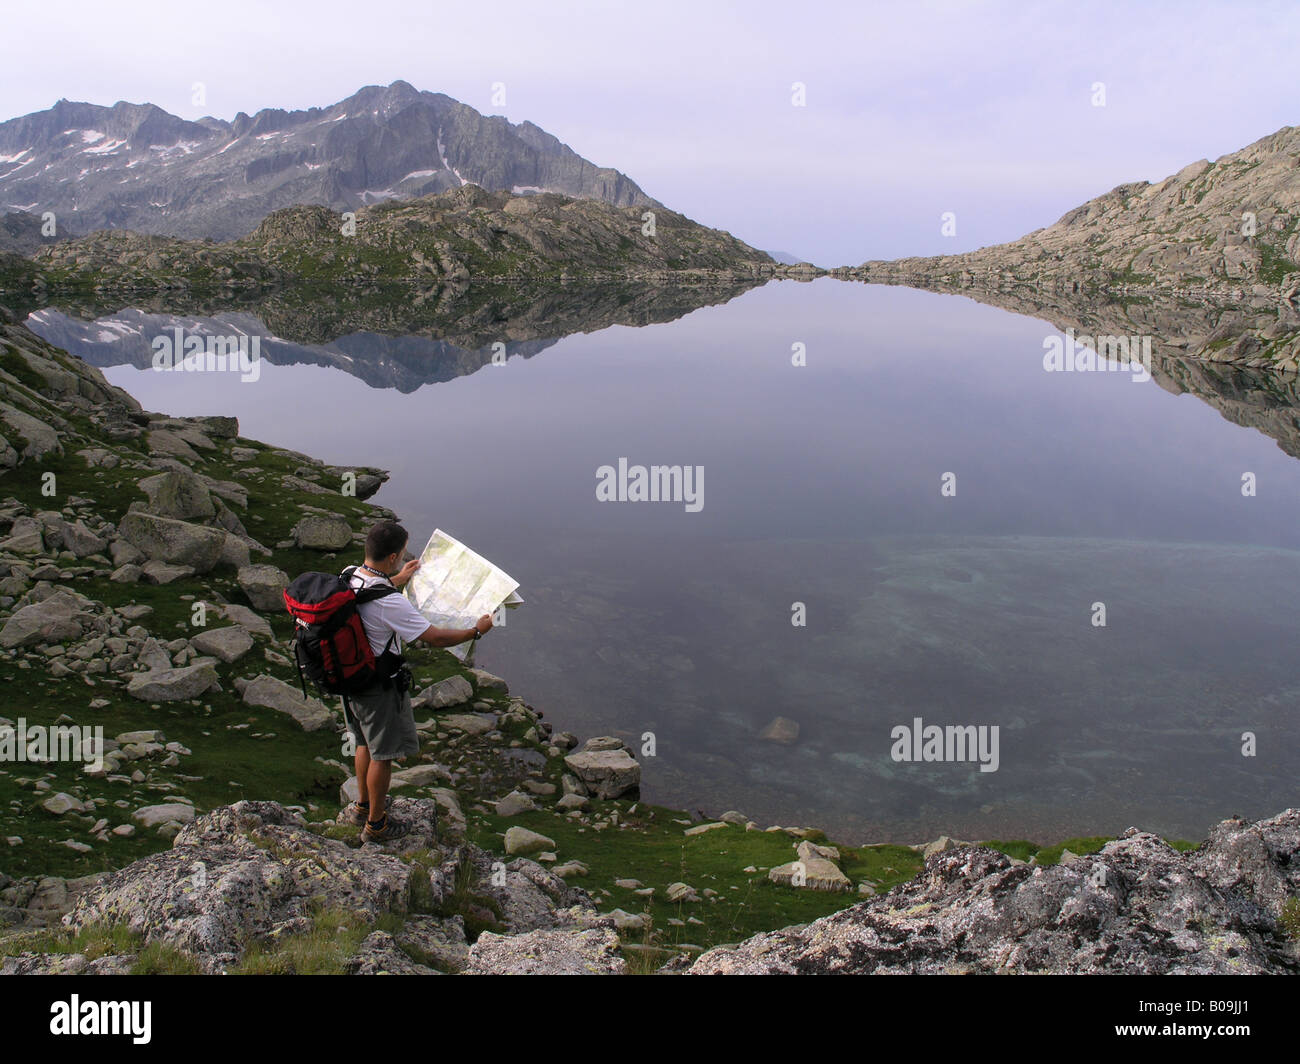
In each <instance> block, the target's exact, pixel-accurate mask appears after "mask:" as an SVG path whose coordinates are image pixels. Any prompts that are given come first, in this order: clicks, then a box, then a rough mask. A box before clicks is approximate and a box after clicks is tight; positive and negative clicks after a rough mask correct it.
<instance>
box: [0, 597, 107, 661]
mask: <svg viewBox="0 0 1300 1064" xmlns="http://www.w3.org/2000/svg"><path fill="white" fill-rule="evenodd" d="M87 605H88V603H87V601H86V600H85V599H82V598H81V597H80V596H78V595H74V594H72V593H71V592H68V591H63V590H59V591H56V592H55V593H54V594H52V595H50V596H48V597H47V598H45V599H43V600H42V601H40V602H32V603H29V604H28V605H26V606H24V607H22V609H20V610H16V611H15V612H14V614H13V616H11V617H10V618H9V619H8V620H7V621H5V625H4V628H2V629H0V647H3V648H9V647H26V646H35V645H37V644H45V643H66V642H70V641H72V640H75V639H80V638H81V636H82V633H83V632H84V631H85V629H86V627H87V625H88V624H89V623H90V622H91V621H92V620H93V619H94V615H93V613H91V612H90V611H89V610H88V609H87V608H86V607H87Z"/></svg>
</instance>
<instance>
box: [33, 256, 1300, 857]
mask: <svg viewBox="0 0 1300 1064" xmlns="http://www.w3.org/2000/svg"><path fill="white" fill-rule="evenodd" d="M217 317H218V318H221V317H222V316H221V315H218V316H217ZM109 318H110V319H111V320H109V321H108V324H107V327H106V325H105V319H101V322H100V324H99V325H97V326H96V325H87V326H74V325H72V324H69V322H68V321H67V320H66V319H57V316H55V317H53V318H51V317H49V316H48V315H40V316H38V317H37V320H35V321H33V323H32V324H33V325H34V327H36V328H37V331H39V332H42V334H43V335H46V336H48V337H49V338H50V339H52V340H53V341H54V342H56V343H60V344H63V345H65V346H68V347H69V348H70V349H71V350H74V351H76V352H77V353H78V354H81V355H82V356H83V357H86V358H87V360H88V361H92V362H95V363H96V364H98V365H105V366H109V367H110V368H108V369H106V373H107V376H108V377H109V379H110V380H111V381H112V382H113V383H115V384H118V385H121V386H122V387H124V388H126V389H127V390H128V391H130V392H131V393H132V394H133V395H135V396H136V397H137V398H138V399H139V400H140V401H141V402H142V403H143V404H144V405H145V406H146V407H147V408H149V409H154V410H161V411H166V412H169V413H173V414H235V415H237V416H238V417H239V419H240V426H241V432H242V433H243V434H244V435H246V436H250V437H253V438H255V439H261V440H265V441H267V442H270V443H274V444H278V445H282V446H288V447H291V448H294V449H297V450H300V451H303V452H306V453H309V454H312V455H315V456H318V457H320V458H323V459H325V460H327V461H329V462H333V463H340V464H345V463H357V464H368V465H377V466H382V467H384V468H387V469H390V470H391V471H392V479H391V481H390V482H389V483H388V484H387V485H386V486H385V487H384V488H383V489H382V490H381V492H380V493H379V495H377V496H376V497H375V501H376V502H380V503H383V504H384V505H387V506H390V507H392V508H393V509H394V510H395V511H397V513H398V514H399V515H400V516H401V517H402V518H403V520H404V522H405V523H406V525H407V527H408V528H409V529H410V530H411V533H412V540H413V545H414V546H416V547H418V546H419V545H421V544H423V542H424V540H425V539H426V538H427V537H428V535H429V533H430V532H431V531H432V529H433V528H434V527H435V526H437V527H441V528H443V529H445V530H446V531H448V532H450V533H451V534H453V535H455V536H456V537H458V538H460V539H462V540H464V541H465V542H467V543H468V544H470V545H471V546H473V547H474V548H475V549H476V550H478V551H480V552H481V553H483V554H484V555H486V556H487V557H489V558H491V559H492V560H493V561H495V562H497V563H498V564H499V565H501V566H502V567H503V568H505V569H506V570H507V571H508V572H510V573H511V574H512V575H513V576H514V577H515V578H516V579H518V580H519V581H520V583H521V585H522V586H521V589H520V591H521V593H522V594H523V596H524V597H525V599H526V600H527V605H526V606H525V607H524V608H522V609H520V610H518V611H516V612H514V613H512V614H510V616H509V620H508V624H507V626H506V627H505V628H504V629H502V630H501V631H499V632H497V633H494V634H493V635H492V636H490V637H489V638H488V639H487V640H485V641H484V643H483V644H481V646H480V648H479V654H478V657H479V664H481V665H483V666H484V667H486V668H489V669H491V670H492V671H494V672H499V673H501V674H502V675H504V676H505V677H506V678H507V679H508V680H509V682H510V684H511V688H512V690H514V691H515V692H517V693H519V694H520V695H522V696H523V697H524V698H526V699H527V700H528V701H529V702H530V703H532V704H533V705H535V706H537V707H538V708H540V709H542V710H543V711H544V712H545V713H546V714H547V717H548V719H549V720H551V721H552V722H553V723H554V725H555V727H556V728H557V730H570V731H573V732H575V733H576V734H578V735H580V736H588V735H593V734H603V733H613V734H617V735H621V736H624V737H625V738H627V739H628V740H629V741H631V742H633V745H635V746H640V745H641V737H642V736H643V735H644V734H645V733H647V732H648V733H653V736H654V740H655V746H656V753H655V756H653V757H645V758H643V766H644V785H643V794H644V796H645V797H646V798H648V799H650V800H654V801H660V802H664V803H668V804H673V805H678V806H682V807H687V808H700V809H702V810H704V811H705V812H706V813H707V814H709V815H716V814H718V813H720V812H722V811H723V810H725V809H732V808H736V809H740V810H743V811H744V812H745V813H747V814H748V815H750V816H752V817H754V818H755V819H757V820H759V822H760V823H763V824H769V823H782V824H809V825H817V826H823V827H826V828H827V829H828V830H830V831H831V832H832V834H835V835H837V836H839V837H841V838H843V839H845V840H846V841H849V842H861V841H880V840H885V839H889V840H900V841H919V840H923V839H927V838H933V837H934V836H936V835H938V834H940V833H949V834H953V835H955V836H957V837H960V838H992V837H1001V838H1013V837H1014V838H1023V837H1028V838H1034V839H1037V840H1039V841H1042V842H1047V841H1053V840H1056V839H1060V838H1064V837H1066V836H1069V835H1076V834H1094V833H1116V832H1119V831H1122V830H1123V829H1124V828H1126V827H1128V826H1129V825H1136V826H1139V827H1141V828H1144V829H1147V830H1153V831H1158V832H1161V833H1164V834H1167V835H1171V836H1178V837H1186V838H1201V837H1203V836H1204V834H1205V832H1206V830H1207V829H1208V828H1209V827H1210V826H1211V825H1212V824H1213V823H1215V822H1216V821H1218V820H1219V819H1222V818H1223V817H1226V816H1229V815H1232V814H1241V815H1245V816H1260V815H1268V814H1272V813H1275V812H1277V811H1279V810H1281V809H1283V808H1286V807H1287V806H1290V805H1296V804H1300V798H1298V797H1297V787H1296V780H1297V779H1298V778H1300V714H1298V713H1297V707H1298V706H1300V667H1298V666H1297V661H1296V654H1295V647H1296V641H1297V636H1298V635H1300V625H1298V624H1297V620H1296V611H1295V606H1294V598H1295V592H1294V590H1293V589H1294V588H1296V587H1298V586H1300V462H1297V461H1296V459H1294V458H1290V457H1288V456H1287V455H1286V454H1284V453H1283V452H1282V450H1281V449H1279V447H1278V445H1277V443H1276V442H1275V441H1273V440H1271V439H1269V438H1268V437H1266V436H1264V435H1263V434H1261V433H1259V432H1257V431H1255V430H1253V429H1249V428H1243V427H1239V426H1237V425H1234V424H1232V423H1230V422H1229V421H1227V420H1225V419H1224V418H1223V417H1221V416H1220V414H1219V413H1217V412H1216V411H1215V410H1214V409H1212V408H1211V407H1210V406H1208V405H1206V404H1205V403H1203V402H1201V401H1200V400H1198V399H1197V398H1195V397H1193V396H1189V395H1183V396H1177V395H1173V394H1170V393H1169V392H1168V391H1166V390H1164V389H1162V388H1161V387H1160V386H1159V385H1158V384H1157V383H1155V382H1154V381H1151V380H1147V381H1145V382H1142V383H1138V382H1134V381H1133V380H1132V379H1131V375H1130V374H1128V373H1123V372H1104V373H1102V372H1094V373H1086V372H1083V373H1048V372H1045V371H1044V368H1043V342H1044V339H1045V338H1046V337H1048V336H1051V335H1056V333H1055V330H1054V329H1053V328H1052V327H1051V326H1050V325H1048V324H1045V323H1043V322H1041V321H1036V320H1034V319H1032V318H1028V317H1023V316H1020V315H1016V314H1012V313H1008V312H1006V311H1004V310H999V309H995V308H992V307H988V306H982V305H979V304H976V303H973V302H971V301H969V300H967V299H964V298H960V297H954V296H945V295H936V294H931V293H926V292H920V291H914V290H910V289H901V288H886V287H879V286H864V285H860V284H849V283H844V282H840V281H836V280H833V279H829V278H826V279H821V280H818V281H815V282H813V283H810V284H799V283H795V282H788V281H787V282H779V283H773V284H769V285H767V286H764V287H762V288H757V289H754V290H752V291H749V292H746V293H745V294H743V295H740V296H738V297H737V298H735V299H732V300H731V301H730V302H728V303H725V304H724V305H720V306H710V307H703V308H701V309H698V310H695V311H694V312H692V313H689V314H686V315H685V316H684V317H681V318H679V319H678V320H675V321H669V322H664V323H661V324H654V325H647V326H644V327H640V328H633V327H625V326H612V327H608V328H603V329H600V330H599V331H596V332H592V333H588V334H577V335H569V336H557V337H552V338H547V339H545V340H542V341H538V340H533V341H529V342H528V343H525V344H518V345H515V344H511V345H509V352H510V353H511V354H512V355H513V356H514V357H510V358H508V359H507V360H506V362H505V364H504V365H491V364H488V365H482V368H479V369H477V370H476V371H474V372H465V370H466V368H472V367H473V366H475V365H481V364H482V361H483V359H482V358H479V359H478V360H477V361H476V360H475V359H474V358H470V359H468V360H466V359H464V358H462V359H461V360H460V361H459V362H458V363H456V365H458V366H460V369H459V370H458V371H457V372H460V373H461V374H462V375H455V372H442V371H441V370H439V369H437V368H434V369H431V370H430V371H429V372H428V373H427V374H426V376H425V377H424V378H423V379H426V380H428V381H430V383H424V384H421V383H420V379H421V378H420V376H419V375H420V372H421V370H420V366H421V359H424V360H425V361H426V362H428V363H429V364H430V365H431V366H432V365H433V364H434V363H435V362H437V363H438V365H440V366H441V365H442V364H443V362H440V361H439V360H443V361H446V359H447V357H448V356H447V352H446V350H445V346H444V347H438V346H437V345H436V344H434V343H433V341H430V340H429V339H428V338H427V337H426V338H419V337H398V338H392V339H384V338H382V337H377V336H375V335H373V334H368V333H363V334H362V335H360V336H354V337H343V338H341V339H339V340H337V341H335V342H333V343H332V344H326V345H323V346H321V347H318V348H317V349H314V350H315V352H316V353H315V354H312V353H311V351H308V352H307V354H308V355H309V356H310V357H311V358H312V359H313V360H314V361H317V362H320V363H322V364H320V365H312V364H308V363H307V362H303V361H300V362H299V363H298V364H287V365H285V364H281V365H276V364H271V363H270V362H267V361H264V362H263V363H262V364H261V366H260V375H259V377H258V380H257V381H256V382H255V383H240V381H239V379H238V377H237V375H235V374H229V373H227V374H211V373H209V374H203V373H155V372H152V371H151V370H148V369H141V368H137V367H136V366H132V365H116V364H115V363H120V362H124V361H127V359H126V358H125V356H123V355H121V354H120V351H121V350H122V349H123V347H124V345H125V344H126V342H127V341H131V342H134V343H135V345H136V346H135V352H136V353H135V361H137V362H139V363H140V364H141V365H144V364H145V363H144V362H142V361H141V359H140V351H141V350H147V342H148V338H149V337H150V336H151V335H152V334H153V333H154V332H157V331H161V327H162V319H159V318H156V317H149V318H145V317H140V316H139V315H137V316H136V317H135V318H132V317H131V316H129V315H114V316H109ZM227 318H228V319H229V321H235V322H236V323H237V324H238V325H239V327H240V328H245V329H256V328H258V327H259V326H258V323H257V321H256V319H255V318H252V317H249V316H247V315H245V316H243V317H240V316H237V315H233V316H227ZM43 319H44V320H43ZM114 320H115V321H117V322H118V325H117V326H113V325H112V321H114ZM187 320H192V319H187ZM123 322H125V323H126V324H122V323H123ZM250 323H251V324H250ZM78 330H79V331H78ZM133 330H135V331H134V332H133ZM358 331H359V332H360V330H358ZM74 334H75V335H74ZM504 339H507V338H506V337H504V336H503V340H504ZM552 340H553V341H554V342H551V341H552ZM1159 342H1160V338H1159V337H1157V338H1156V343H1157V348H1158V346H1159ZM795 344H802V345H804V350H805V351H806V360H807V364H806V365H804V366H795V365H792V345H795ZM142 345H143V346H142ZM269 349H270V350H274V345H272V346H271V347H270V348H269ZM289 351H290V347H289V345H285V346H284V347H283V352H289ZM422 352H424V353H423V354H422ZM520 356H526V357H520ZM294 357H297V356H294ZM285 360H286V361H293V359H292V358H288V357H286V359H285ZM453 361H454V360H453ZM397 363H400V366H401V368H402V374H401V375H397V374H395V373H394V372H390V371H391V370H392V369H393V366H394V365H395V364H397ZM447 364H448V365H450V364H451V363H447ZM412 366H414V367H416V370H415V378H414V379H413V378H412V375H411V367H412ZM399 376H400V383H399V380H398V378H399ZM363 378H365V379H363ZM384 383H388V384H391V385H392V386H390V387H379V386H376V385H377V384H380V385H382V384H384ZM322 411H329V412H330V413H329V416H327V417H322V416H321V412H322ZM620 458H624V459H626V460H627V462H628V463H630V464H642V465H646V466H649V465H655V464H659V465H681V466H690V467H703V471H704V472H703V481H702V483H703V495H702V499H703V506H702V508H701V509H699V510H698V512H690V511H689V510H688V509H687V507H686V506H685V505H684V504H683V502H682V501H677V502H609V501H606V502H602V501H599V500H598V499H597V493H596V487H597V470H598V469H599V467H601V466H605V465H613V466H617V464H618V462H619V459H620ZM1245 472H1251V473H1254V474H1255V477H1256V482H1257V494H1256V495H1254V496H1253V497H1248V496H1243V494H1242V475H1243V473H1245ZM947 473H952V474H955V478H956V479H955V483H956V493H955V495H950V496H944V495H943V494H941V483H942V478H943V477H944V475H945V474H947ZM795 603H802V604H804V607H805V610H806V622H807V623H806V625H805V626H802V627H799V626H795V625H793V624H792V623H791V619H792V611H793V610H794V608H795V607H794V604H795ZM1094 603H1104V605H1105V611H1106V618H1105V619H1106V624H1105V626H1104V627H1099V626H1096V625H1094V623H1093V620H1094V616H1095V610H1094ZM778 716H779V717H785V718H788V719H789V720H792V721H795V722H797V723H798V725H799V734H798V738H797V740H796V741H795V742H794V743H792V744H790V745H782V744H779V743H774V742H771V741H765V740H762V739H760V738H759V735H760V732H761V731H762V730H763V729H764V727H765V726H766V725H768V723H769V722H771V721H772V720H773V718H776V717H778ZM918 717H919V718H921V719H922V721H923V722H924V724H937V725H941V726H943V725H972V726H975V727H984V728H992V727H997V728H998V735H999V750H998V765H997V771H991V772H982V771H980V766H979V765H978V764H975V763H970V762H963V763H908V762H903V761H896V760H894V759H893V758H892V757H891V748H893V747H894V745H895V743H894V738H893V736H892V731H893V729H894V728H896V727H897V726H900V725H906V726H910V725H912V722H913V721H914V719H915V718H918ZM1245 732H1250V733H1253V735H1254V736H1255V743H1256V752H1255V756H1251V757H1247V756H1243V754H1242V746H1243V741H1242V736H1243V733H1245ZM986 734H991V733H986Z"/></svg>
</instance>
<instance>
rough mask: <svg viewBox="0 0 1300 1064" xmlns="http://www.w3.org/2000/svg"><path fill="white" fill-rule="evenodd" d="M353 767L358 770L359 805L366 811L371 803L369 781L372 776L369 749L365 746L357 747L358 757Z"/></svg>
mask: <svg viewBox="0 0 1300 1064" xmlns="http://www.w3.org/2000/svg"><path fill="white" fill-rule="evenodd" d="M353 767H354V768H355V769H356V770H357V804H358V805H359V806H361V807H362V808H363V809H364V808H365V807H366V806H367V805H368V804H369V802H370V785H369V781H368V776H369V774H370V751H369V749H367V748H366V747H364V746H358V747H357V756H356V759H355V760H354V761H353ZM381 801H382V799H381Z"/></svg>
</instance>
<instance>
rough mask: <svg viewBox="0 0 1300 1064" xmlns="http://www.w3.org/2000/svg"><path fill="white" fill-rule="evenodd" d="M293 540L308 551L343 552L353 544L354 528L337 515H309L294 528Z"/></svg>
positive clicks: (344, 518) (345, 519)
mask: <svg viewBox="0 0 1300 1064" xmlns="http://www.w3.org/2000/svg"><path fill="white" fill-rule="evenodd" d="M293 539H294V542H295V543H296V544H297V545H298V546H299V547H303V548H305V549H307V550H343V549H345V548H346V547H348V546H350V545H351V543H352V526H351V525H350V524H349V523H348V520H347V518H346V517H340V516H338V515H337V514H307V515H306V516H304V517H303V518H302V519H301V520H299V522H298V523H297V524H296V525H294V526H293Z"/></svg>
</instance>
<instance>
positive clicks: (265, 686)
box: [243, 676, 334, 732]
mask: <svg viewBox="0 0 1300 1064" xmlns="http://www.w3.org/2000/svg"><path fill="white" fill-rule="evenodd" d="M243 698H244V702H245V703H246V704H248V705H250V706H262V707H265V708H266V709H274V710H277V711H279V712H281V713H285V714H288V715H289V716H290V717H292V718H293V719H294V720H296V721H297V722H298V723H299V724H300V725H301V726H302V730H303V731H309V732H310V731H318V730H319V729H321V728H326V727H330V726H331V725H333V723H334V715H333V714H332V713H331V712H330V711H329V709H328V708H327V707H326V706H325V704H324V703H323V702H321V701H320V700H319V699H315V698H310V697H308V698H303V696H302V691H301V690H299V689H298V688H297V687H291V686H290V685H289V684H287V683H285V682H284V681H283V680H277V679H276V678H275V677H273V676H258V677H257V678H256V679H254V680H250V681H249V682H248V684H247V686H246V687H245V688H244V690H243Z"/></svg>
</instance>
